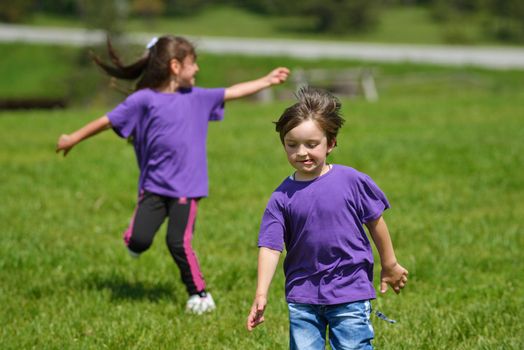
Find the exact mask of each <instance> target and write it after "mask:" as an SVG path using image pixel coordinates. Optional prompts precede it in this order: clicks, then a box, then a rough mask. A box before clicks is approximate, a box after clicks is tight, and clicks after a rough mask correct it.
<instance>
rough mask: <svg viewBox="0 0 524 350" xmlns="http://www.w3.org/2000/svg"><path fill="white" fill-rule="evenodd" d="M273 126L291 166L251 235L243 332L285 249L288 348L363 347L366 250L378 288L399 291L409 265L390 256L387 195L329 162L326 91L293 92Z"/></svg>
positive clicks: (333, 117)
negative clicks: (377, 270) (376, 265)
mask: <svg viewBox="0 0 524 350" xmlns="http://www.w3.org/2000/svg"><path fill="white" fill-rule="evenodd" d="M298 98H299V101H298V102H297V103H295V104H294V105H293V106H291V107H289V108H287V109H286V110H285V111H284V113H283V114H282V116H281V117H280V119H279V120H278V121H277V122H276V130H277V132H279V134H280V140H281V141H282V144H283V146H284V150H285V152H286V154H287V159H288V161H289V163H290V164H291V166H292V167H293V168H294V169H295V172H294V173H293V174H292V175H291V176H289V177H287V178H286V179H284V181H283V182H282V183H281V184H280V186H278V188H277V189H276V190H275V191H274V192H273V194H272V195H271V198H270V199H269V202H268V204H267V207H266V210H265V212H264V215H263V217H262V223H261V226H260V233H259V239H258V246H259V248H260V249H259V256H258V283H257V289H256V295H255V300H254V302H253V305H252V307H251V311H250V313H249V316H248V319H247V328H248V330H250V331H251V330H253V328H255V327H256V326H258V325H259V324H260V323H262V322H264V311H265V308H266V304H267V294H268V290H269V285H270V284H271V280H272V278H273V275H274V273H275V269H276V267H277V264H278V261H279V257H280V254H281V252H282V250H283V249H284V247H285V249H286V251H287V254H286V258H285V260H284V273H285V276H286V300H287V302H288V308H289V320H290V327H289V333H290V348H291V349H300V350H303V349H319V350H320V349H324V348H325V339H326V331H327V329H328V328H329V342H330V345H331V348H332V349H372V345H371V340H372V339H373V328H372V326H371V321H370V313H371V304H370V300H371V299H374V298H375V289H374V287H373V253H372V250H371V244H370V242H369V240H368V237H367V236H366V233H365V230H364V226H365V227H367V229H368V231H369V233H370V235H371V238H372V239H373V241H374V243H375V246H376V248H377V251H378V253H379V256H380V263H381V266H382V272H381V279H380V291H381V292H382V293H384V292H386V290H387V288H388V285H390V286H391V287H392V288H393V290H394V291H395V292H396V293H399V292H400V290H401V289H402V288H404V286H405V285H406V283H407V279H408V278H407V275H408V271H407V270H406V269H405V268H403V267H402V266H401V265H400V264H399V263H398V262H397V258H396V256H395V252H394V250H393V244H392V242H391V238H390V235H389V231H388V228H387V226H386V222H385V221H384V218H383V217H382V213H383V211H384V210H386V209H387V208H389V202H388V200H387V199H386V196H385V195H384V193H383V192H382V191H381V190H380V189H379V187H378V186H377V185H376V184H375V182H374V181H373V180H372V179H371V178H370V177H369V176H368V175H366V174H364V173H361V172H359V171H357V170H355V169H353V168H350V167H347V166H343V165H338V164H329V163H328V162H327V156H328V154H329V153H330V152H331V151H332V150H333V148H334V147H335V146H336V143H337V141H336V137H337V133H338V130H339V129H340V127H341V126H342V124H343V123H344V119H343V118H342V116H341V115H340V107H341V105H340V102H339V100H338V99H337V98H336V97H334V96H333V95H331V94H330V93H328V92H326V91H323V90H315V89H310V88H304V89H302V90H301V91H300V92H299V94H298Z"/></svg>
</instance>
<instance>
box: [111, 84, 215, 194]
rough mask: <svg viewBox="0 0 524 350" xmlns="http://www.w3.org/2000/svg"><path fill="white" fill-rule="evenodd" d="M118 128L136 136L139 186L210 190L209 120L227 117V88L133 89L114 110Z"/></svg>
mask: <svg viewBox="0 0 524 350" xmlns="http://www.w3.org/2000/svg"><path fill="white" fill-rule="evenodd" d="M108 117H109V120H110V121H111V125H112V127H113V129H114V130H115V132H116V133H117V134H118V135H119V136H121V137H123V138H128V137H132V138H133V143H134V148H135V153H136V158H137V161H138V167H139V168H140V179H139V190H147V191H149V192H152V193H156V194H159V195H163V196H168V197H175V198H179V197H191V198H198V197H206V196H207V195H208V177H207V156H206V140H207V128H208V122H209V121H213V120H222V119H223V117H224V89H223V88H216V89H203V88H198V87H193V88H191V89H185V90H180V91H177V92H175V93H161V92H156V91H154V90H151V89H142V90H138V91H136V92H135V93H133V94H131V95H129V96H128V97H127V99H126V100H125V101H124V102H122V103H121V104H119V105H118V106H117V107H116V108H115V109H114V110H113V111H111V112H110V113H108Z"/></svg>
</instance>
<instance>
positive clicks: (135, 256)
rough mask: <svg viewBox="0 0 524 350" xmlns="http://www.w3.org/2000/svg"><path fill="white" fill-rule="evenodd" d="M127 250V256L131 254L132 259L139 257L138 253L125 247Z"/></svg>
mask: <svg viewBox="0 0 524 350" xmlns="http://www.w3.org/2000/svg"><path fill="white" fill-rule="evenodd" d="M127 252H128V253H129V256H131V257H132V258H133V259H138V258H139V257H140V253H135V252H134V251H132V250H131V249H129V248H127Z"/></svg>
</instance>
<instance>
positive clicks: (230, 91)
mask: <svg viewBox="0 0 524 350" xmlns="http://www.w3.org/2000/svg"><path fill="white" fill-rule="evenodd" d="M108 50H109V55H110V57H111V60H112V62H113V64H114V65H108V64H106V63H104V62H102V61H101V60H100V59H99V58H98V57H96V56H94V57H93V59H94V61H95V62H96V63H97V64H98V65H99V66H100V67H101V68H102V69H103V70H105V71H106V72H107V73H108V74H109V75H111V76H113V77H116V78H121V79H128V80H136V88H135V92H133V93H132V94H130V95H129V96H128V97H127V98H126V99H125V101H124V102H122V103H121V104H119V105H118V106H117V107H116V108H115V109H113V110H112V111H111V112H109V113H108V114H107V115H105V116H103V117H101V118H98V119H96V120H94V121H92V122H90V123H88V124H87V125H85V126H84V127H82V128H80V129H79V130H77V131H75V132H73V133H71V134H68V135H67V134H64V135H61V136H60V137H59V139H58V143H57V146H56V151H57V152H61V151H62V152H63V154H64V156H65V155H67V154H68V152H69V151H71V149H72V148H73V147H74V146H75V145H76V144H77V143H79V142H80V141H82V140H84V139H86V138H88V137H91V136H93V135H95V134H97V133H99V132H101V131H103V130H107V129H109V128H112V129H113V130H114V131H115V132H116V134H117V135H118V136H120V137H122V138H126V139H127V138H129V139H131V140H132V142H133V146H134V149H135V153H136V158H137V163H138V167H139V169H140V177H139V180H138V197H139V198H138V205H137V208H136V210H135V213H134V215H133V218H132V219H131V223H130V225H129V228H128V229H127V230H126V231H125V232H124V241H125V244H126V246H127V248H128V250H129V253H130V254H131V255H132V256H134V257H138V256H139V254H141V253H143V252H144V251H146V250H147V249H148V248H149V247H150V246H151V244H152V242H153V238H154V236H155V234H156V232H157V230H158V229H159V228H160V226H161V224H162V223H163V221H164V220H165V218H166V217H168V218H169V222H168V227H167V237H166V243H167V246H168V248H169V251H170V253H171V255H172V257H173V259H174V260H175V262H176V264H177V266H178V267H179V269H180V275H181V279H182V281H183V283H184V284H185V286H186V289H187V292H188V294H189V299H188V301H187V304H186V309H187V311H188V312H192V313H196V314H201V313H203V312H207V311H212V310H213V309H214V308H215V303H214V301H213V298H212V297H211V294H209V293H207V292H206V284H205V281H204V278H203V277H202V273H201V270H200V266H199V263H198V260H197V258H196V255H195V252H194V251H193V248H192V246H191V241H192V238H193V230H194V223H195V218H196V214H197V207H198V201H199V200H200V199H201V198H203V197H206V196H207V195H208V175H207V155H206V139H207V130H208V122H210V121H219V120H222V119H223V117H224V102H225V101H228V100H233V99H237V98H241V97H244V96H247V95H251V94H254V93H256V92H258V91H260V90H262V89H265V88H268V87H270V86H272V85H275V84H280V83H282V82H284V81H285V80H286V79H287V77H288V74H289V70H288V69H287V68H276V69H274V70H273V71H272V72H270V73H269V74H267V75H266V76H263V77H261V78H259V79H256V80H252V81H248V82H243V83H239V84H236V85H233V86H231V87H228V88H214V89H205V88H199V87H196V86H194V85H195V76H196V74H197V72H198V70H199V67H198V65H197V63H196V53H195V49H194V47H193V45H192V44H191V43H190V42H189V41H187V40H186V39H184V38H181V37H175V36H169V35H166V36H162V37H160V38H158V39H156V38H155V39H154V40H152V41H151V42H150V43H149V45H148V47H147V50H146V53H145V54H144V56H143V57H141V58H140V59H139V60H137V61H136V62H134V63H132V64H130V65H127V66H125V65H123V64H122V62H121V60H120V58H119V57H118V56H117V54H116V53H115V52H114V50H113V48H112V46H111V44H110V42H109V41H108Z"/></svg>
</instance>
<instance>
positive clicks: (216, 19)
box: [29, 6, 496, 45]
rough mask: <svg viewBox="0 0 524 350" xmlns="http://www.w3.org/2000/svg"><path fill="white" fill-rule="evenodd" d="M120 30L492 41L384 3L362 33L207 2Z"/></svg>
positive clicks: (58, 20) (475, 29) (466, 26)
mask: <svg viewBox="0 0 524 350" xmlns="http://www.w3.org/2000/svg"><path fill="white" fill-rule="evenodd" d="M29 24H34V25H42V26H72V27H82V26H83V22H82V21H78V19H77V18H69V19H68V18H64V17H53V16H49V15H44V14H39V13H36V14H34V15H33V16H32V18H31V19H30V20H29ZM123 28H124V30H125V31H140V32H152V33H173V34H178V35H192V36H233V37H262V38H264V37H269V38H295V39H315V40H343V41H366V42H379V43H413V44H443V43H446V42H447V41H446V38H447V36H449V34H450V33H455V35H457V34H456V33H457V32H458V33H459V34H458V37H460V38H463V43H466V44H490V45H493V44H496V42H495V41H492V40H490V39H488V38H485V37H483V34H482V24H481V21H480V19H478V18H462V19H458V20H457V21H456V23H455V22H452V23H449V24H442V23H439V22H435V21H433V20H432V19H431V14H430V11H429V10H428V9H427V8H425V7H416V6H390V7H384V8H383V10H382V12H381V15H380V17H379V23H378V25H377V26H376V28H374V30H372V31H370V32H367V33H349V34H340V35H336V34H322V33H318V32H316V31H315V30H314V20H313V18H311V17H307V16H272V17H268V16H262V15H259V14H255V13H251V12H248V11H245V10H242V9H239V8H232V7H227V6H210V7H208V8H206V9H204V10H203V11H200V12H198V13H197V14H195V15H193V16H185V17H172V18H155V19H140V18H136V17H135V18H129V19H128V20H126V22H125V24H124V25H123Z"/></svg>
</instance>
